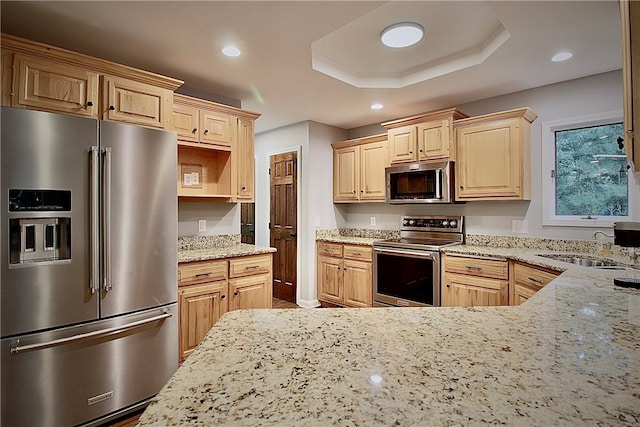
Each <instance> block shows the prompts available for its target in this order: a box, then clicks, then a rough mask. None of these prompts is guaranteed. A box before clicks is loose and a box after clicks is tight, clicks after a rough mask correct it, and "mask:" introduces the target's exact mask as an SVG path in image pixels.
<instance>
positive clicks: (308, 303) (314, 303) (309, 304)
mask: <svg viewBox="0 0 640 427" xmlns="http://www.w3.org/2000/svg"><path fill="white" fill-rule="evenodd" d="M297 304H298V305H299V306H300V307H302V308H317V307H320V301H318V300H317V299H313V300H303V299H299V300H298V302H297Z"/></svg>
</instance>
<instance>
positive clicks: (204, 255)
mask: <svg viewBox="0 0 640 427" xmlns="http://www.w3.org/2000/svg"><path fill="white" fill-rule="evenodd" d="M271 252H276V249H275V248H269V247H266V246H255V245H248V244H246V243H238V244H235V245H230V246H221V247H217V248H205V249H191V250H179V251H178V263H181V262H191V261H206V260H211V259H220V258H231V257H238V256H248V255H258V254H266V253H271Z"/></svg>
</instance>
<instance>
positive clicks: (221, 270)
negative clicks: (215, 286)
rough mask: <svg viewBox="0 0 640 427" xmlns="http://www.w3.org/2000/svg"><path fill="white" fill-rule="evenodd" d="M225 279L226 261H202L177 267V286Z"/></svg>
mask: <svg viewBox="0 0 640 427" xmlns="http://www.w3.org/2000/svg"><path fill="white" fill-rule="evenodd" d="M226 279H227V261H202V262H190V263H188V264H180V265H179V266H178V286H184V285H191V284H193V283H204V282H215V281H218V280H226Z"/></svg>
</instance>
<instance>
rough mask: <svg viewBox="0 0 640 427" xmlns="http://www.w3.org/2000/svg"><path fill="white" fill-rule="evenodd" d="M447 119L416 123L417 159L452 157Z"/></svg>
mask: <svg viewBox="0 0 640 427" xmlns="http://www.w3.org/2000/svg"><path fill="white" fill-rule="evenodd" d="M451 148H452V144H451V128H450V124H449V120H437V121H433V122H428V123H421V124H419V125H418V160H421V161H422V160H434V159H445V158H449V157H451V158H453V157H454V156H453V154H454V153H451V151H452V150H451Z"/></svg>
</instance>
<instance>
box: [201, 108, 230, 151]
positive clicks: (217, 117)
mask: <svg viewBox="0 0 640 427" xmlns="http://www.w3.org/2000/svg"><path fill="white" fill-rule="evenodd" d="M235 132H236V126H235V118H232V117H231V116H230V115H228V114H224V113H218V112H213V111H205V110H201V111H200V142H202V143H205V144H213V145H222V146H226V147H231V145H232V143H233V140H234V137H233V136H234V134H235Z"/></svg>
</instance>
